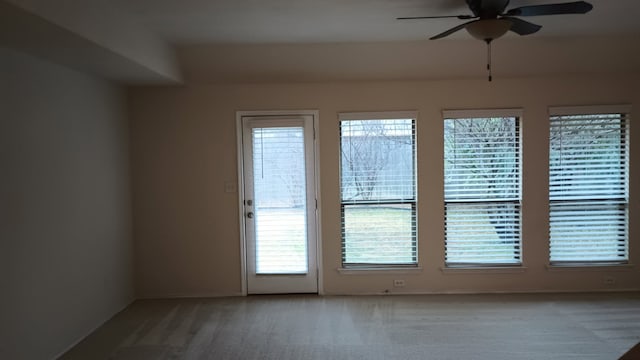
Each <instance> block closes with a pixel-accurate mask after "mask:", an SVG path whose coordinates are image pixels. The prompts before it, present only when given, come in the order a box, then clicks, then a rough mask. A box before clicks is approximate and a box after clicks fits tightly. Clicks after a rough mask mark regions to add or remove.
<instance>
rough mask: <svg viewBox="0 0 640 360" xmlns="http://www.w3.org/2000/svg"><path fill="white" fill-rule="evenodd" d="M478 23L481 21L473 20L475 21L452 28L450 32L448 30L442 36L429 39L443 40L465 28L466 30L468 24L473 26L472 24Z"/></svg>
mask: <svg viewBox="0 0 640 360" xmlns="http://www.w3.org/2000/svg"><path fill="white" fill-rule="evenodd" d="M476 21H480V20H473V21H469V22H466V23H464V24H460V25H458V26H456V27H453V28H451V29H449V30H447V31H445V32H442V33H440V34H438V35H436V36H432V37H430V38H429V40H438V39H442V38H443V37H445V36H449V35H451V34H453V33H454V32H456V31H460V30H462V29H464V28H465V26H467V25H468V24H471V23H473V22H476Z"/></svg>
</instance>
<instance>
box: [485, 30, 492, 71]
mask: <svg viewBox="0 0 640 360" xmlns="http://www.w3.org/2000/svg"><path fill="white" fill-rule="evenodd" d="M485 41H486V42H487V71H488V72H489V81H491V80H492V77H491V39H487V40H485Z"/></svg>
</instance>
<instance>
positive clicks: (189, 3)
mask: <svg viewBox="0 0 640 360" xmlns="http://www.w3.org/2000/svg"><path fill="white" fill-rule="evenodd" d="M104 1H107V2H108V3H109V4H111V5H112V6H115V7H117V8H119V9H120V10H122V11H124V12H127V13H129V14H130V15H131V16H132V17H134V18H135V19H136V20H137V21H139V22H141V23H142V24H143V25H144V26H146V27H148V28H149V29H150V30H152V31H153V32H155V33H157V34H158V35H160V37H162V38H164V39H165V40H167V41H168V42H170V43H172V44H178V45H187V44H208V43H226V44H229V43H327V42H329V43H342V42H380V41H415V40H423V39H426V38H428V37H429V36H430V35H434V34H437V33H439V32H441V31H444V30H446V29H448V28H450V27H453V26H455V25H457V24H459V23H461V20H457V19H436V20H405V21H398V20H395V18H396V17H401V16H425V15H429V16H433V15H460V14H469V13H470V11H469V10H468V8H467V6H466V2H465V0H104ZM567 1H569V0H556V1H554V0H551V1H549V0H538V1H535V0H511V3H510V5H509V7H508V8H513V7H518V6H524V5H534V4H549V3H556V2H567ZM589 2H591V3H592V4H593V5H594V10H593V11H592V12H590V13H589V14H586V15H556V16H541V17H529V18H527V20H530V21H532V22H535V23H537V24H540V25H542V26H543V29H542V30H541V31H540V32H539V33H537V34H535V35H532V36H530V37H547V36H587V35H611V34H640V21H638V17H640V1H638V0H589ZM510 36H511V37H517V35H513V34H511V35H510ZM465 37H468V35H467V34H465V33H464V32H460V33H459V34H456V36H454V37H453V39H456V38H458V39H462V38H465Z"/></svg>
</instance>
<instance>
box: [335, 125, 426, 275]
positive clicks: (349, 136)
mask: <svg viewBox="0 0 640 360" xmlns="http://www.w3.org/2000/svg"><path fill="white" fill-rule="evenodd" d="M394 115H395V116H396V117H393V116H394ZM400 116H403V117H402V118H399V117H400ZM340 119H341V121H340V139H341V142H340V148H341V157H340V159H341V166H340V169H341V173H340V184H341V215H342V218H341V223H342V264H343V266H344V267H358V266H360V267H362V266H365V267H368V266H416V265H417V262H418V259H417V244H416V232H417V229H416V175H415V174H416V171H415V114H405V113H402V114H388V113H373V114H352V113H349V114H341V115H340Z"/></svg>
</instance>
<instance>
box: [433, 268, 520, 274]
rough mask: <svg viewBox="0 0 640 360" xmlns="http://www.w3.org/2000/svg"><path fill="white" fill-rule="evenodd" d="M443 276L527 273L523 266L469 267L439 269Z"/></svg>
mask: <svg viewBox="0 0 640 360" xmlns="http://www.w3.org/2000/svg"><path fill="white" fill-rule="evenodd" d="M440 271H442V273H443V274H447V275H448V274H520V273H523V272H525V271H527V268H526V267H524V266H495V267H491V266H469V267H441V268H440Z"/></svg>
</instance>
